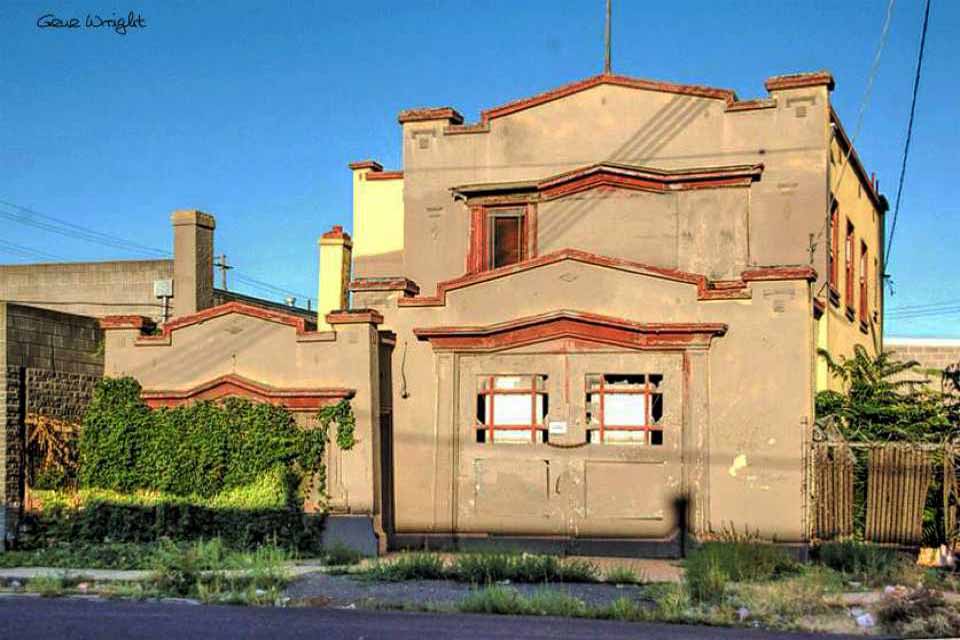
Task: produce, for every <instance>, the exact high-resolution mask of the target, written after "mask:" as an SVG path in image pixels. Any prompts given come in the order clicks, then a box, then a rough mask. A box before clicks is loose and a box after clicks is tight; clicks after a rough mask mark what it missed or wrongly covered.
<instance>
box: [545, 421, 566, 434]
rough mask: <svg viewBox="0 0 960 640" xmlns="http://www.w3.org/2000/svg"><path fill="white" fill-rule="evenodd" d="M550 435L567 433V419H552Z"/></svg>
mask: <svg viewBox="0 0 960 640" xmlns="http://www.w3.org/2000/svg"><path fill="white" fill-rule="evenodd" d="M549 428H550V435H552V436H562V435H565V434H566V433H567V422H566V420H563V421H560V420H551V421H550V423H549Z"/></svg>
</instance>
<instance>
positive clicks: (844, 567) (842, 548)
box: [817, 540, 900, 581]
mask: <svg viewBox="0 0 960 640" xmlns="http://www.w3.org/2000/svg"><path fill="white" fill-rule="evenodd" d="M817 558H818V559H819V561H820V563H821V564H823V565H825V566H827V567H830V568H831V569H834V570H835V571H840V572H841V573H845V574H847V575H850V576H856V577H861V578H864V579H871V580H880V581H882V580H884V579H885V578H888V577H890V576H892V575H893V574H894V573H895V572H896V571H897V569H898V567H899V564H900V556H899V554H898V553H897V551H896V550H895V549H889V548H886V547H880V546H878V545H875V544H867V543H864V542H858V541H854V540H847V541H844V542H826V543H824V544H821V545H820V547H819V548H818V549H817Z"/></svg>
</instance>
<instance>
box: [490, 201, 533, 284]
mask: <svg viewBox="0 0 960 640" xmlns="http://www.w3.org/2000/svg"><path fill="white" fill-rule="evenodd" d="M525 236H526V234H525V233H524V212H523V209H492V210H490V211H488V212H487V243H488V245H487V265H486V266H487V268H488V269H496V268H497V267H506V266H508V265H511V264H516V263H517V262H520V261H521V260H523V259H524V257H525V256H524V253H525V252H524V245H525V242H526V237H525Z"/></svg>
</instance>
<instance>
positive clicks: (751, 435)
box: [355, 261, 813, 540]
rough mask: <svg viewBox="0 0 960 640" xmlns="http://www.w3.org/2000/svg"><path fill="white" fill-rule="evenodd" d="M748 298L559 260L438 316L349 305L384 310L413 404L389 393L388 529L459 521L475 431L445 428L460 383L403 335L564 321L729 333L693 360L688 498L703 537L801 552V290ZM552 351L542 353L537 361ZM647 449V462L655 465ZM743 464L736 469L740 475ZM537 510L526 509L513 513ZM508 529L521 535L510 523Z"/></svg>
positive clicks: (804, 298)
mask: <svg viewBox="0 0 960 640" xmlns="http://www.w3.org/2000/svg"><path fill="white" fill-rule="evenodd" d="M750 289H751V293H752V298H751V299H750V300H738V301H710V302H705V301H698V300H697V294H696V287H695V286H693V285H689V284H682V283H676V282H670V281H666V280H661V279H658V278H653V277H649V276H638V275H636V274H630V273H626V272H623V271H619V270H616V269H609V268H606V267H598V266H593V265H587V264H582V263H579V262H575V261H564V262H560V263H557V264H552V265H548V266H545V267H542V268H538V269H534V270H530V271H525V272H522V273H519V274H516V275H513V276H511V277H509V278H501V279H497V280H493V281H490V282H487V283H483V284H477V285H474V286H472V287H468V288H465V289H459V290H455V291H451V292H450V293H448V295H447V305H446V306H445V307H428V308H411V307H402V308H400V307H398V306H397V305H396V294H390V295H385V294H383V293H363V294H361V293H355V296H356V298H357V303H358V304H362V305H365V306H366V305H374V304H376V305H377V306H378V308H380V309H382V310H383V312H384V314H385V326H389V327H390V328H391V329H393V330H394V331H396V332H397V335H398V343H397V351H398V353H399V352H402V353H403V354H404V357H403V359H400V358H394V363H393V367H394V369H393V377H394V380H406V388H405V390H406V391H407V393H408V396H407V397H402V396H401V395H400V392H401V391H402V390H403V389H401V388H399V387H398V388H396V394H395V396H394V411H395V419H394V432H395V440H394V450H395V457H394V459H395V461H396V464H397V470H398V480H397V485H396V496H395V500H396V519H397V530H398V531H399V532H409V533H414V532H415V533H429V532H437V533H440V532H448V531H450V529H451V523H452V521H453V520H454V518H455V513H456V512H457V511H458V510H461V509H463V508H465V507H464V505H462V504H459V505H458V504H453V503H452V501H453V499H452V498H451V494H450V491H451V490H450V487H451V486H453V485H452V483H455V482H456V478H458V477H460V478H465V477H469V475H470V473H471V470H470V469H464V468H461V467H458V462H457V460H458V456H459V455H460V453H459V452H458V449H457V447H456V446H455V445H454V442H455V441H456V440H455V437H454V435H455V434H456V433H457V431H456V430H460V431H461V434H460V435H461V437H462V435H463V433H462V432H463V430H472V425H464V424H462V423H461V422H460V421H459V420H454V419H453V418H452V416H453V415H455V413H456V410H455V409H454V408H452V407H450V406H449V398H448V397H447V395H448V394H446V395H445V393H444V389H445V388H448V387H449V385H450V384H451V380H452V379H453V378H454V377H456V376H457V375H459V372H458V369H457V367H456V365H455V360H456V356H451V355H449V354H446V355H443V354H435V353H434V352H433V350H432V348H431V346H430V345H429V344H427V343H425V342H421V341H418V340H416V338H414V337H413V336H412V334H411V331H412V329H413V328H416V327H430V326H450V325H471V326H476V325H480V326H483V325H488V324H494V323H498V322H503V321H507V320H513V319H516V318H522V317H527V316H532V315H536V314H539V313H544V312H548V311H555V310H557V309H569V310H580V311H589V312H591V313H597V314H602V315H607V316H613V317H618V318H629V319H630V320H633V321H636V322H725V323H727V324H728V325H729V330H728V332H727V334H726V335H725V336H723V337H719V338H715V339H714V341H713V343H712V346H711V347H710V349H709V351H707V352H702V353H699V352H698V353H691V354H690V357H691V358H692V360H691V362H692V365H691V366H692V373H691V380H690V381H689V383H686V384H685V387H686V389H685V390H684V391H683V392H682V393H689V394H690V396H691V397H690V400H689V404H688V405H687V409H686V412H687V415H686V418H685V422H684V423H683V426H682V428H683V429H684V430H687V431H688V433H687V434H686V435H687V437H686V438H685V439H684V443H685V444H684V446H683V447H682V448H681V452H680V455H682V456H683V457H684V459H685V460H695V459H696V458H697V457H698V456H699V455H703V456H705V458H704V462H703V474H702V477H701V478H700V479H699V480H697V484H696V486H695V487H690V489H691V490H692V491H695V492H699V495H701V496H702V499H703V500H704V507H703V512H702V513H701V514H700V516H699V517H700V518H701V526H702V527H703V528H713V529H716V530H719V528H720V527H721V526H722V525H723V524H724V523H726V524H735V525H737V527H738V528H742V527H744V526H749V527H750V528H751V529H759V530H760V532H761V533H762V534H764V535H767V536H770V537H776V538H778V539H781V540H797V539H801V538H802V537H803V535H804V533H803V532H804V527H805V524H804V508H805V505H804V491H803V466H802V464H803V458H804V451H805V445H806V442H807V439H808V437H809V429H810V426H809V425H810V424H811V422H812V393H811V376H810V368H809V366H805V365H804V363H810V362H812V349H813V335H812V329H811V327H812V325H811V323H810V315H809V311H810V307H809V304H810V299H809V296H810V292H809V287H808V285H807V283H806V282H798V281H790V282H765V283H759V282H758V283H754V284H752V285H751V286H750ZM552 348H553V347H552V346H551V345H546V346H545V347H544V348H543V351H544V352H550V351H551V349H552ZM614 351H615V350H614ZM525 352H529V353H535V352H537V348H536V347H528V348H526V349H525ZM672 353H674V354H676V352H672ZM653 354H654V355H656V352H653ZM663 355H670V354H669V353H664V354H663ZM598 357H600V358H601V361H602V358H603V357H605V356H598ZM785 389H789V390H792V392H790V393H786V392H785V391H784V390H785ZM668 401H669V402H671V403H674V406H676V403H682V402H683V400H682V399H681V398H677V397H672V398H669V400H668ZM468 432H469V431H468ZM694 435H695V436H696V437H693V436H694ZM503 446H510V445H503ZM588 448H589V449H597V448H600V449H601V451H599V452H597V451H594V452H593V453H592V454H591V455H594V456H599V457H600V458H603V456H604V455H610V456H613V457H616V456H617V454H618V451H616V449H615V448H609V447H607V448H606V449H607V450H606V451H603V449H604V447H602V446H601V445H590V446H589V447H588ZM653 449H654V448H652V447H651V448H650V453H651V455H655V456H656V455H659V452H657V451H653ZM515 451H516V449H514V450H512V451H511V455H514V453H513V452H515ZM525 454H526V455H528V456H529V458H530V459H532V460H536V459H552V457H556V456H558V455H560V454H558V452H557V451H556V450H554V449H552V448H550V447H548V446H547V445H529V447H528V448H526V450H525ZM564 455H567V456H577V455H581V456H582V455H584V453H583V450H579V449H578V450H575V451H573V452H570V453H568V454H564ZM741 455H743V456H744V457H743V458H742V459H741V462H742V463H744V464H742V465H740V464H737V460H738V457H739V456H741ZM674 462H675V461H674ZM580 481H581V482H583V478H582V477H581V479H580ZM674 486H675V488H677V489H678V490H679V487H678V486H676V485H674ZM622 490H623V491H625V492H629V491H632V490H633V488H632V487H629V486H624V487H623V488H622ZM517 499H518V500H519V499H520V497H518V498H517ZM541 506H542V505H535V504H527V503H523V504H522V505H520V504H518V505H517V509H521V510H522V509H525V508H528V507H529V508H530V509H537V508H539V507H541ZM503 526H504V527H505V528H507V529H511V532H513V533H518V531H516V530H513V529H515V527H510V526H509V523H508V522H507V521H506V519H504V522H503ZM491 530H495V528H493V527H492V528H491ZM527 533H530V534H541V535H543V534H550V533H551V532H550V531H546V530H543V531H528V532H527ZM553 533H555V532H553ZM621 533H622V531H621ZM660 533H662V532H660ZM606 535H611V534H610V531H609V530H608V531H607V533H606ZM655 537H656V536H655Z"/></svg>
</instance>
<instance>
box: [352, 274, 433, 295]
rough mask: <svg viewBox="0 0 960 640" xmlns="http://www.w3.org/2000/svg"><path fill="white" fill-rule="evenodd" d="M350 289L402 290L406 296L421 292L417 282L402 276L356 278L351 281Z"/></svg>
mask: <svg viewBox="0 0 960 640" xmlns="http://www.w3.org/2000/svg"><path fill="white" fill-rule="evenodd" d="M350 291H400V292H401V293H403V295H404V297H410V296H415V295H417V294H419V293H420V287H419V286H418V285H417V283H416V282H414V281H413V280H410V279H409V278H404V277H402V276H396V277H394V276H384V277H368V278H356V279H354V280H353V281H352V282H350Z"/></svg>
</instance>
